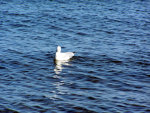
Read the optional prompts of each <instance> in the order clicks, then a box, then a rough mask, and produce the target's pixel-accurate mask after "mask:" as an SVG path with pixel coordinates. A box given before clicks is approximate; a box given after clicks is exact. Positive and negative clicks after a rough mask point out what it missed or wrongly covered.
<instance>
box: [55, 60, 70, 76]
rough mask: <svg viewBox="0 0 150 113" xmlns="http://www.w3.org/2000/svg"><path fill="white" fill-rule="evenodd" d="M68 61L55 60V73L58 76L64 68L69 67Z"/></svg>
mask: <svg viewBox="0 0 150 113" xmlns="http://www.w3.org/2000/svg"><path fill="white" fill-rule="evenodd" d="M69 65H71V64H69V60H55V69H54V71H55V73H56V74H60V73H61V72H62V70H63V69H64V66H69Z"/></svg>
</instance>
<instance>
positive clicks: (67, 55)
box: [55, 46, 74, 61]
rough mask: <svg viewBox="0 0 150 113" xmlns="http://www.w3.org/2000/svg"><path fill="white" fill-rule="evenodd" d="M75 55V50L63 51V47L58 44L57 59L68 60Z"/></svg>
mask: <svg viewBox="0 0 150 113" xmlns="http://www.w3.org/2000/svg"><path fill="white" fill-rule="evenodd" d="M73 56H74V53H73V52H65V53H62V52H61V47H60V46H57V51H56V54H55V60H61V61H67V60H69V59H71V58H72V57H73Z"/></svg>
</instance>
